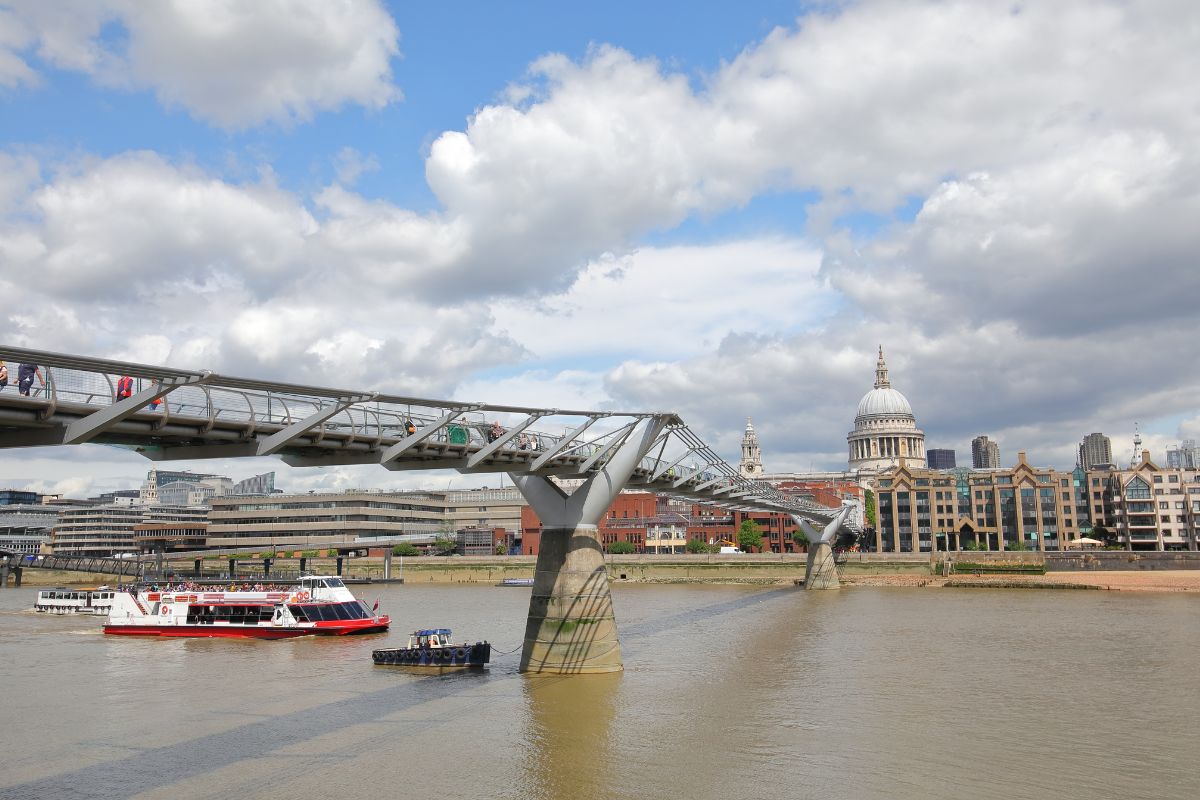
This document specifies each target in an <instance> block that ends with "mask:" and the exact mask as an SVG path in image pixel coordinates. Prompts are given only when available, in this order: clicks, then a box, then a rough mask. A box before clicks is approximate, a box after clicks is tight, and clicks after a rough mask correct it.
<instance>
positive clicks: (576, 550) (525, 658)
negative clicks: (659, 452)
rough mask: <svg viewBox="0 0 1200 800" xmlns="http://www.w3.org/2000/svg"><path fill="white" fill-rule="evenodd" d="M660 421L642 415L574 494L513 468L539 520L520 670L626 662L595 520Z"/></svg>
mask: <svg viewBox="0 0 1200 800" xmlns="http://www.w3.org/2000/svg"><path fill="white" fill-rule="evenodd" d="M663 425H664V423H663V422H662V421H661V420H659V419H654V418H650V419H646V420H643V421H642V422H640V423H639V424H638V425H637V426H636V427H635V428H634V429H633V430H632V432H631V433H630V434H629V436H628V437H627V438H626V440H625V441H624V443H622V444H621V445H620V446H619V449H618V450H617V452H616V453H615V455H613V457H612V458H611V459H610V460H609V461H608V463H607V464H606V465H605V466H604V467H603V468H602V469H600V471H599V472H596V473H593V474H592V476H591V477H590V478H588V479H587V481H585V482H584V484H583V485H582V486H580V487H579V488H578V489H576V490H575V491H574V492H572V493H571V494H569V495H568V494H567V493H566V492H564V491H563V490H562V489H560V488H559V487H558V486H557V485H555V484H554V483H551V482H550V480H549V479H547V478H545V477H542V476H541V475H532V474H527V473H513V474H512V479H513V485H515V486H516V487H517V488H518V489H520V491H521V494H523V495H524V496H525V499H526V500H528V501H529V505H530V506H532V507H533V510H534V511H535V512H536V513H537V515H538V518H539V519H540V520H541V522H542V538H541V546H540V548H539V550H538V559H537V566H536V567H535V572H534V578H533V591H532V593H531V595H530V598H529V617H528V620H527V622H526V624H525V640H524V644H523V646H522V649H521V665H520V670H521V672H533V673H551V674H585V673H603V672H619V671H620V670H622V669H623V668H624V666H623V664H622V662H621V642H620V639H619V638H618V635H617V621H616V617H615V616H614V614H613V609H612V594H611V592H610V590H609V585H608V572H607V570H606V569H605V566H604V548H603V547H602V546H601V544H600V538H599V527H598V526H599V522H600V520H601V518H603V516H604V515H605V514H606V513H607V512H608V509H609V507H610V506H611V505H612V502H613V500H614V499H616V496H617V495H618V494H619V493H620V491H621V489H622V488H624V486H625V484H626V482H627V481H628V480H629V476H630V475H632V474H633V470H634V468H635V467H636V466H637V463H638V461H639V460H640V459H641V458H642V456H643V455H645V453H646V451H647V450H648V449H649V448H650V446H651V445H652V444H653V443H654V441H655V439H656V438H657V436H658V434H659V432H660V431H661V430H662V428H663Z"/></svg>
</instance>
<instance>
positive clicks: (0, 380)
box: [0, 361, 8, 389]
mask: <svg viewBox="0 0 1200 800" xmlns="http://www.w3.org/2000/svg"><path fill="white" fill-rule="evenodd" d="M5 386H8V367H6V366H4V362H3V361H0V389H3V388H4V387H5Z"/></svg>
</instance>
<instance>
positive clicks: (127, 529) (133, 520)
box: [49, 505, 208, 556]
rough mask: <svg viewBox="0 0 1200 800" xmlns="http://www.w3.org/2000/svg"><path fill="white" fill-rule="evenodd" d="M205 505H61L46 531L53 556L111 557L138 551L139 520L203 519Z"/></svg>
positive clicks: (160, 521) (198, 520)
mask: <svg viewBox="0 0 1200 800" xmlns="http://www.w3.org/2000/svg"><path fill="white" fill-rule="evenodd" d="M207 517H208V509H207V508H171V507H161V506H138V505H87V506H64V507H63V508H61V509H60V511H59V516H58V521H57V522H56V523H55V525H54V528H53V530H52V531H51V533H50V545H49V547H50V551H51V552H52V553H54V554H55V555H76V556H112V555H116V554H119V553H136V552H138V550H139V544H138V541H137V534H136V532H135V530H136V528H137V527H138V526H139V525H141V524H143V523H155V522H157V523H164V522H165V523H175V522H204V520H205V519H207Z"/></svg>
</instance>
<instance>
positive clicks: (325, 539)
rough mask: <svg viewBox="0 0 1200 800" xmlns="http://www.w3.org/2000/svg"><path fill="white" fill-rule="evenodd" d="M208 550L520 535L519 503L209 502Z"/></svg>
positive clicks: (341, 498)
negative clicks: (466, 533)
mask: <svg viewBox="0 0 1200 800" xmlns="http://www.w3.org/2000/svg"><path fill="white" fill-rule="evenodd" d="M211 502H212V509H211V511H210V513H209V526H208V543H207V546H208V547H209V548H220V547H239V548H240V547H271V548H274V547H281V548H319V547H330V546H333V547H336V546H348V545H354V544H367V545H387V544H390V543H392V542H397V541H401V540H402V539H401V538H400V537H412V536H414V535H415V536H424V537H427V538H428V539H432V538H434V537H437V536H453V535H455V534H456V533H457V532H458V531H460V530H463V529H472V530H476V529H487V530H489V531H491V530H493V529H496V528H503V529H504V530H505V531H510V532H517V531H520V520H521V509H522V508H523V507H524V506H525V500H524V498H523V497H521V494H520V492H519V491H518V490H517V489H515V488H512V487H508V488H501V489H476V490H469V491H441V492H439V491H412V492H381V491H348V492H340V493H328V494H272V495H269V496H259V497H217V498H213V500H212V501H211Z"/></svg>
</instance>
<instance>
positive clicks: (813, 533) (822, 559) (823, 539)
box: [792, 505, 851, 589]
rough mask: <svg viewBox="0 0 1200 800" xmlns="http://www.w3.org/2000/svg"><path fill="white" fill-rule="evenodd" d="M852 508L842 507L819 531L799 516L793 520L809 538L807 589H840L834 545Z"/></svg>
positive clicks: (805, 571)
mask: <svg viewBox="0 0 1200 800" xmlns="http://www.w3.org/2000/svg"><path fill="white" fill-rule="evenodd" d="M850 508H851V506H849V505H845V506H842V510H841V511H839V512H838V513H837V514H836V515H835V516H834V518H833V519H832V520H830V522H829V524H828V525H826V526H825V527H824V528H823V529H822V530H820V531H818V530H817V529H816V528H814V527H813V525H812V523H811V522H809V521H808V520H806V519H803V518H802V517H800V516H799V515H797V514H793V515H792V519H794V520H795V521H796V524H797V525H798V526H800V530H802V531H804V535H805V536H807V537H808V563H807V564H806V565H805V569H804V588H805V589H838V588H840V587H841V581H840V580H839V579H838V572H837V563H836V562H835V561H834V558H833V544H834V542H835V541H836V540H837V534H838V528H840V527H841V525H842V522H843V521H845V519H846V516H847V515H848V514H849V513H850Z"/></svg>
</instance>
